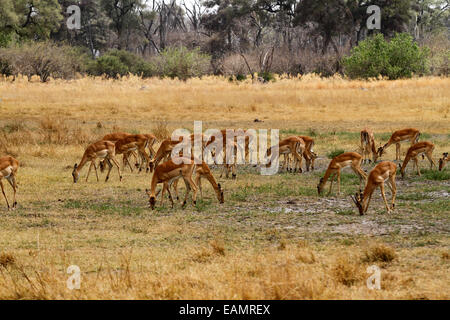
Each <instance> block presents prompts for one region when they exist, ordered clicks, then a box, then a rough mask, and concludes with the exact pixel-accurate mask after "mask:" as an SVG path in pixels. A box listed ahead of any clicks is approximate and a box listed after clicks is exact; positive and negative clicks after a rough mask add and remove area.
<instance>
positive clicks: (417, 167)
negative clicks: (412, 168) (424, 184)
mask: <svg viewBox="0 0 450 320" xmlns="http://www.w3.org/2000/svg"><path fill="white" fill-rule="evenodd" d="M414 163H415V164H416V169H417V174H418V175H419V177H420V168H419V159H418V157H415V158H414Z"/></svg>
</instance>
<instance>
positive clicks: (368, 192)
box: [351, 161, 397, 215]
mask: <svg viewBox="0 0 450 320" xmlns="http://www.w3.org/2000/svg"><path fill="white" fill-rule="evenodd" d="M396 169H397V166H396V165H395V163H393V162H391V161H383V162H380V163H379V164H377V165H376V166H375V168H373V169H372V171H370V173H369V177H368V178H367V184H366V187H365V188H364V193H362V192H361V190H360V191H359V194H358V193H356V194H355V196H351V199H352V200H353V202H354V203H355V205H356V206H357V207H358V210H359V214H360V215H363V214H364V213H366V212H367V209H368V208H369V204H370V200H371V198H372V194H373V192H374V190H375V189H376V188H377V187H380V191H381V196H382V197H383V200H384V204H385V205H386V210H387V212H388V213H390V212H391V209H390V208H389V205H388V203H387V201H386V195H385V194H384V182H385V181H387V185H388V186H389V188H390V189H391V191H392V209H394V208H395V196H396V194H397V186H396V185H395V174H396Z"/></svg>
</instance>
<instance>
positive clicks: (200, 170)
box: [173, 161, 225, 204]
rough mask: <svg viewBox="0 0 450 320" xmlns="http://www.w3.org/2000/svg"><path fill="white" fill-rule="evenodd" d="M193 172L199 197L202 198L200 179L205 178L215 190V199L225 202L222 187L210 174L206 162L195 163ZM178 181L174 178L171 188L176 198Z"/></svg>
mask: <svg viewBox="0 0 450 320" xmlns="http://www.w3.org/2000/svg"><path fill="white" fill-rule="evenodd" d="M195 173H196V177H195V184H196V185H197V187H198V188H199V190H200V197H201V198H202V199H203V191H202V180H201V179H202V178H205V179H207V180H208V181H209V183H210V184H211V186H212V187H213V189H214V191H215V192H216V196H217V200H218V201H219V203H220V204H222V203H224V202H225V201H224V190H223V189H222V187H221V185H220V183H217V182H216V179H215V178H214V176H213V175H212V173H211V169H210V168H209V166H208V164H207V163H206V162H204V161H203V162H202V164H201V165H197V166H196V168H195ZM178 181H179V180H176V181H175V182H174V183H173V188H174V190H175V194H176V196H177V200H178V199H179V197H178Z"/></svg>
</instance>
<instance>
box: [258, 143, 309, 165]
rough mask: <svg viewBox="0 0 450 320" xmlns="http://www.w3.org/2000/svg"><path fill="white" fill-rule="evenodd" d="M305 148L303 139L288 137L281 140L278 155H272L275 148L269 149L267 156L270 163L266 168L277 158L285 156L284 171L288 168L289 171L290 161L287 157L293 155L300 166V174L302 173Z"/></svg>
mask: <svg viewBox="0 0 450 320" xmlns="http://www.w3.org/2000/svg"><path fill="white" fill-rule="evenodd" d="M304 148H305V142H304V141H303V139H300V138H299V137H295V136H292V137H288V138H286V139H284V140H281V141H280V142H279V144H278V153H279V154H275V153H272V150H273V149H274V147H270V148H268V149H267V152H266V155H267V156H270V155H271V157H270V161H269V162H268V163H267V164H266V166H269V164H270V163H272V161H273V160H274V158H275V157H276V156H279V155H281V154H282V155H284V163H283V166H282V169H283V168H284V167H285V166H286V167H287V170H289V161H288V158H287V156H286V155H288V154H291V153H292V155H293V156H294V161H296V164H297V163H298V164H299V166H300V172H302V169H301V166H302V156H301V155H302V154H303V151H304Z"/></svg>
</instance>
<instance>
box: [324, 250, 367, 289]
mask: <svg viewBox="0 0 450 320" xmlns="http://www.w3.org/2000/svg"><path fill="white" fill-rule="evenodd" d="M331 272H332V274H333V276H334V279H335V280H336V281H337V282H338V283H341V284H343V285H345V286H347V287H350V286H352V285H355V284H356V283H358V282H359V281H361V280H362V279H363V271H362V267H361V265H360V264H359V263H358V262H357V260H356V259H353V258H352V257H349V256H340V257H338V258H337V259H336V261H335V263H334V264H333V265H332V267H331Z"/></svg>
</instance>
